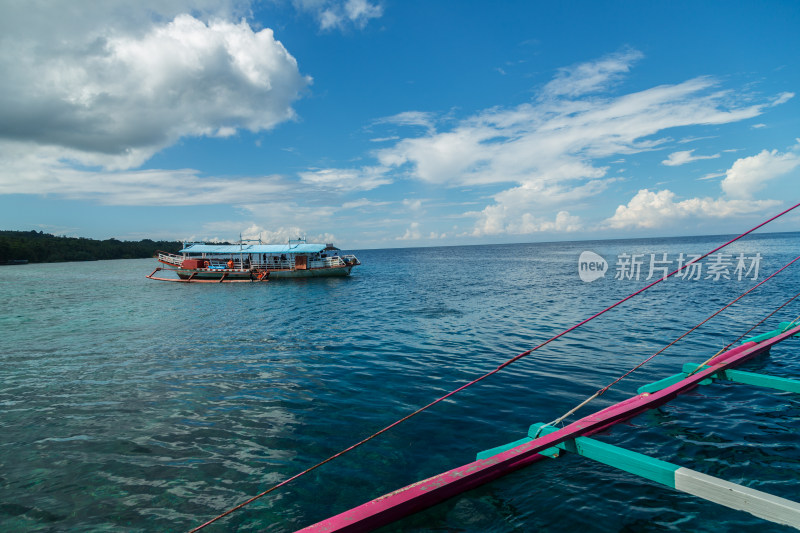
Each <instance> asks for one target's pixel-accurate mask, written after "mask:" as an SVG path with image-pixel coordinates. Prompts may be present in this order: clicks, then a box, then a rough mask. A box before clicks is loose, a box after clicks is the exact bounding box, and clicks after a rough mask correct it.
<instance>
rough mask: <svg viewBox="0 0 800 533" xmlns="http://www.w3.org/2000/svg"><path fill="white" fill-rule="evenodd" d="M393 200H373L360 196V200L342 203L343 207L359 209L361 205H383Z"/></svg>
mask: <svg viewBox="0 0 800 533" xmlns="http://www.w3.org/2000/svg"><path fill="white" fill-rule="evenodd" d="M390 203H391V202H375V201H372V200H367V199H366V198H359V199H358V200H353V201H352V202H345V203H343V204H342V209H359V208H361V207H382V206H384V205H389V204H390Z"/></svg>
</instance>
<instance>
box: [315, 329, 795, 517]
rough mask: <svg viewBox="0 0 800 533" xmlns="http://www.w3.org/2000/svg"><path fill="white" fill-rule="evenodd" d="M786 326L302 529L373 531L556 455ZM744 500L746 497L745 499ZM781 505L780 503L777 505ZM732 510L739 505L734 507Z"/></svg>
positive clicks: (747, 352)
mask: <svg viewBox="0 0 800 533" xmlns="http://www.w3.org/2000/svg"><path fill="white" fill-rule="evenodd" d="M783 329H785V331H781V330H776V331H774V332H771V334H770V335H769V336H768V338H766V337H765V335H760V336H759V337H754V338H753V339H750V340H748V341H745V342H744V343H743V344H741V345H740V346H737V347H736V348H733V349H730V350H728V351H726V352H723V353H721V354H719V355H717V356H715V357H714V358H713V359H711V360H710V361H709V362H708V364H707V365H706V366H704V367H701V368H700V369H698V370H697V371H696V372H694V373H691V372H687V373H686V374H685V375H679V376H680V379H674V377H673V378H667V379H673V382H670V383H662V385H663V386H658V387H654V388H653V390H652V391H647V390H645V391H642V392H639V393H638V394H636V395H635V396H632V397H630V398H628V399H626V400H623V401H622V402H619V403H617V404H614V405H612V406H610V407H607V408H605V409H603V410H601V411H598V412H596V413H594V414H591V415H589V416H586V417H584V418H581V419H580V420H577V421H576V422H573V423H571V424H569V425H567V426H565V427H563V428H560V429H559V428H552V427H549V426H548V427H546V428H543V429H546V431H542V430H540V429H537V430H536V433H539V434H541V436H539V437H538V438H526V439H521V440H520V441H516V442H514V443H511V444H510V445H506V446H501V447H499V448H495V449H493V450H489V451H488V452H485V453H484V454H479V457H480V458H479V459H477V460H476V461H473V462H471V463H468V464H465V465H462V466H459V467H457V468H454V469H452V470H449V471H447V472H444V473H441V474H438V475H436V476H433V477H431V478H428V479H426V480H423V481H419V482H417V483H414V484H412V485H408V486H407V487H403V488H401V489H399V490H396V491H394V492H392V493H389V494H386V495H384V496H381V497H379V498H376V499H374V500H372V501H370V502H367V503H365V504H363V505H360V506H358V507H355V508H353V509H350V510H349V511H345V512H344V513H341V514H339V515H336V516H334V517H332V518H329V519H327V520H324V521H322V522H319V523H317V524H314V525H311V526H309V527H307V528H305V529H303V530H301V531H303V532H309V533H310V532H339V531H342V532H343V531H370V530H372V529H376V528H378V527H381V526H384V525H386V524H389V523H391V522H394V521H396V520H399V519H401V518H403V517H405V516H408V515H410V514H413V513H415V512H418V511H421V510H423V509H425V508H427V507H430V506H432V505H435V504H437V503H440V502H442V501H444V500H446V499H448V498H450V497H452V496H455V495H457V494H460V493H462V492H464V491H467V490H470V489H473V488H475V487H478V486H480V485H482V484H484V483H487V482H489V481H492V480H494V479H497V478H499V477H501V476H503V475H505V474H508V473H510V472H513V471H515V470H518V469H520V468H523V467H525V466H528V465H530V464H532V463H534V462H536V461H539V460H542V459H545V458H547V457H550V456H552V455H553V454H554V452H555V453H556V454H557V452H558V447H564V446H574V444H571V443H574V442H575V441H576V439H578V438H581V437H587V436H589V435H592V434H595V433H597V432H599V431H602V430H603V429H606V428H608V427H609V426H612V425H615V424H618V423H620V422H623V421H625V420H628V419H630V418H632V417H634V416H636V415H638V414H640V413H642V412H644V411H647V410H650V409H653V408H656V407H658V406H660V405H663V404H665V403H667V402H669V401H670V400H672V399H674V398H675V397H677V396H678V395H680V394H684V393H686V392H688V391H690V390H692V389H694V388H695V387H697V386H698V385H700V384H701V383H704V382H710V380H711V379H713V378H716V377H718V376H726V371H727V370H728V369H731V368H734V367H736V366H738V365H740V364H742V363H744V362H745V361H747V360H749V359H752V358H753V357H755V356H757V355H760V354H763V353H767V352H768V351H769V349H770V348H771V347H772V346H773V345H774V344H777V343H779V342H781V341H783V340H784V339H787V338H789V337H791V336H796V335H798V334H800V326H798V325H796V324H791V327H787V328H783ZM727 375H729V374H727ZM489 452H491V453H489ZM701 476H702V475H701ZM707 477H710V476H707ZM706 481H707V480H706ZM704 497H705V496H704ZM772 498H775V497H772ZM744 499H745V500H747V497H744ZM778 500H782V499H780V498H779V499H778ZM783 502H788V500H783ZM788 503H789V504H792V505H794V506H795V507H794V508H792V507H791V506H790V507H789V511H788V515H787V516H789V518H788V519H786V520H789V522H787V521H786V520H783V521H782V522H781V523H789V524H790V525H793V526H795V527H798V528H800V505H798V504H795V503H794V502H788ZM781 504H782V503H779V505H781ZM734 508H741V507H735V506H734ZM743 510H747V511H748V512H752V513H753V514H756V515H757V516H762V517H764V513H762V514H758V513H756V512H753V510H751V509H743ZM767 514H768V513H767ZM781 516H783V515H781Z"/></svg>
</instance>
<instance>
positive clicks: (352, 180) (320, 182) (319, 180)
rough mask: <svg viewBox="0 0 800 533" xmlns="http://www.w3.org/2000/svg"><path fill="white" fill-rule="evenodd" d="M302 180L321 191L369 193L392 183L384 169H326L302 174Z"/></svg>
mask: <svg viewBox="0 0 800 533" xmlns="http://www.w3.org/2000/svg"><path fill="white" fill-rule="evenodd" d="M299 175H300V180H301V181H302V182H303V183H306V184H308V185H313V186H314V187H317V188H320V189H328V190H335V191H355V190H359V191H368V190H371V189H374V188H376V187H380V186H381V185H387V184H389V183H391V182H392V180H391V179H389V178H388V177H386V169H385V168H383V167H364V168H361V169H337V168H324V169H313V170H308V171H305V172H300V173H299Z"/></svg>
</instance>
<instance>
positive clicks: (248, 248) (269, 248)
mask: <svg viewBox="0 0 800 533" xmlns="http://www.w3.org/2000/svg"><path fill="white" fill-rule="evenodd" d="M338 249H339V248H336V247H335V246H331V245H328V244H313V243H304V242H301V243H291V244H241V245H240V244H197V243H193V244H186V245H184V248H183V250H181V251H180V253H183V254H211V255H214V254H220V255H230V254H240V253H241V254H313V253H317V252H321V251H323V250H338Z"/></svg>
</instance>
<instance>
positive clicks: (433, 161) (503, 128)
mask: <svg viewBox="0 0 800 533" xmlns="http://www.w3.org/2000/svg"><path fill="white" fill-rule="evenodd" d="M640 58H641V54H640V53H639V52H637V51H627V52H623V53H620V54H616V55H613V56H609V57H606V58H601V59H600V60H598V61H594V62H588V63H585V64H582V65H578V66H575V67H571V68H569V69H564V70H562V71H560V73H559V74H558V75H557V76H556V77H555V79H554V80H553V81H552V82H551V83H550V84H548V85H547V86H545V88H544V89H543V91H542V93H541V95H540V97H539V98H538V99H536V100H535V101H534V102H533V103H526V104H522V105H519V106H516V107H514V108H510V109H502V108H492V109H488V110H485V111H483V112H479V113H476V114H474V115H473V116H470V117H467V118H465V119H462V120H460V121H459V122H457V123H455V125H454V126H453V127H452V128H450V129H449V130H444V131H436V130H434V129H433V127H432V126H431V127H429V130H428V133H427V134H425V135H422V136H418V137H408V138H405V139H401V140H400V141H398V142H397V143H395V144H394V145H393V146H390V147H386V148H383V149H379V150H376V151H375V156H376V157H377V159H378V161H379V163H380V164H381V165H383V166H385V167H387V168H395V169H397V170H401V171H404V172H406V173H407V175H409V176H410V177H413V178H417V179H419V180H422V181H426V182H430V183H434V184H439V185H446V186H488V185H493V184H512V185H513V187H511V188H509V189H506V190H504V191H502V192H500V193H496V194H494V195H493V198H494V200H495V203H494V204H492V205H489V206H487V207H486V208H485V209H484V210H483V211H480V212H477V213H472V214H473V216H475V217H476V224H475V228H474V233H475V234H478V235H482V234H493V233H504V232H506V233H517V232H519V231H520V228H523V229H524V228H533V229H532V231H538V228H540V227H542V225H543V222H542V221H543V220H546V218H542V217H550V216H553V215H554V214H555V213H556V209H559V208H560V207H562V206H565V205H568V204H565V203H564V202H565V200H566V199H568V198H569V199H570V200H571V201H575V200H576V199H579V198H583V197H589V196H593V195H596V194H598V193H599V192H601V191H602V190H604V189H605V188H606V186H607V185H608V183H610V182H609V180H608V178H606V177H605V176H606V174H607V172H608V167H606V166H603V165H600V164H598V163H597V161H598V160H602V159H604V158H619V157H620V156H628V155H630V154H635V153H639V152H643V151H650V150H653V149H656V148H659V147H660V146H661V145H662V144H663V143H665V142H667V141H669V142H672V141H671V139H666V138H665V139H658V138H657V137H655V136H656V135H657V134H659V133H660V132H662V131H665V130H670V129H673V128H679V127H686V126H697V125H714V124H725V123H730V122H736V121H741V120H744V119H747V118H752V117H755V116H758V115H759V114H760V113H762V111H763V110H764V109H765V108H766V107H769V106H773V105H777V104H778V103H781V102H783V101H786V100H787V99H788V97H787V96H780V97H778V98H777V99H775V100H773V101H769V100H765V101H764V102H762V103H756V104H753V103H751V100H750V99H749V98H747V99H743V102H745V103H743V104H742V105H737V104H736V98H735V97H734V96H733V95H732V94H731V93H730V92H726V91H720V90H718V88H717V86H716V85H717V83H716V82H715V80H713V79H711V78H708V77H700V78H694V79H690V80H688V81H685V82H682V83H678V84H675V85H661V86H658V87H654V88H651V89H646V90H642V91H639V92H635V93H630V94H622V95H620V96H600V95H594V96H592V97H588V96H586V95H587V94H589V93H596V92H598V91H600V90H602V89H606V88H608V87H609V86H610V85H611V84H612V83H614V82H616V80H617V79H618V78H619V77H620V76H621V75H622V74H624V73H625V72H627V71H628V70H629V68H630V67H631V65H632V64H633V63H634V62H635V61H637V60H639V59H640ZM398 116H402V115H398ZM411 117H414V115H413V114H412V115H411ZM424 120H425V123H426V124H431V125H432V124H433V123H434V120H433V118H432V117H429V116H425V117H424ZM419 122H420V123H421V122H422V120H420V121H419ZM692 152H693V151H692V150H688V151H684V152H675V153H674V154H673V155H672V156H670V158H669V159H667V162H666V163H665V164H683V163H687V162H689V161H694V160H697V159H711V158H716V157H719V155H718V154H714V155H707V156H694V155H692ZM520 221H524V222H520ZM575 226H576V224H568V225H564V224H562V225H561V226H560V227H575Z"/></svg>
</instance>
